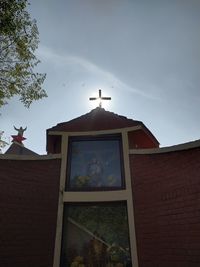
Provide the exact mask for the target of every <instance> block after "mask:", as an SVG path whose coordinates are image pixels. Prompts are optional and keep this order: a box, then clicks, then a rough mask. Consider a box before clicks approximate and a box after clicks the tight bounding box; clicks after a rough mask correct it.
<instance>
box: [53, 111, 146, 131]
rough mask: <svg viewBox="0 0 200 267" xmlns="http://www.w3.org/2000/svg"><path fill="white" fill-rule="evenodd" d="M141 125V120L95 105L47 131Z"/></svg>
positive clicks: (96, 129)
mask: <svg viewBox="0 0 200 267" xmlns="http://www.w3.org/2000/svg"><path fill="white" fill-rule="evenodd" d="M137 125H143V123H142V122H141V121H136V120H132V119H128V118H126V117H124V116H120V115H118V114H115V113H113V112H110V111H106V110H105V109H103V108H100V107H97V108H95V109H93V110H91V111H90V112H89V113H86V114H84V115H82V116H80V117H77V118H75V119H73V120H70V121H67V122H62V123H58V124H57V125H56V126H54V127H52V128H50V129H48V131H63V132H85V131H100V130H110V129H120V128H125V127H131V126H137Z"/></svg>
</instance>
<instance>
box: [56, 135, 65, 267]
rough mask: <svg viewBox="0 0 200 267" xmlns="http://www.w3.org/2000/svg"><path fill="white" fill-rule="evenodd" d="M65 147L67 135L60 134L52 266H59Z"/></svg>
mask: <svg viewBox="0 0 200 267" xmlns="http://www.w3.org/2000/svg"><path fill="white" fill-rule="evenodd" d="M67 148H68V137H67V136H62V139H61V154H62V160H61V169H60V187H59V199H58V212H57V227H56V238H55V247H54V261H53V267H59V265H60V252H61V240H62V223H63V207H64V202H63V192H64V190H65V177H66V168H67V150H68V149H67Z"/></svg>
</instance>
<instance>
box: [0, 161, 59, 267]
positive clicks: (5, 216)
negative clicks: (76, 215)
mask: <svg viewBox="0 0 200 267" xmlns="http://www.w3.org/2000/svg"><path fill="white" fill-rule="evenodd" d="M59 178H60V160H58V159H53V160H39V161H38V160H32V161H29V160H25V161H22V160H5V159H4V160H0V211H1V212H0V266H1V267H52V264H53V253H54V243H55V231H56V219H57V206H58V192H59Z"/></svg>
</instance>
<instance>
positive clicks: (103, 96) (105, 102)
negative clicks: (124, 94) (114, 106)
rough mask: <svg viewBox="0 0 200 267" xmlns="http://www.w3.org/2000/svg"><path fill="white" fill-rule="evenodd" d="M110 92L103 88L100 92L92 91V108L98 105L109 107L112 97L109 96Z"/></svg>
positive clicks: (90, 98)
mask: <svg viewBox="0 0 200 267" xmlns="http://www.w3.org/2000/svg"><path fill="white" fill-rule="evenodd" d="M107 95H108V94H107V93H106V91H105V90H104V89H103V90H101V89H99V90H98V92H94V91H93V92H91V93H90V97H89V100H90V101H89V103H90V104H89V105H90V106H91V108H92V109H94V108H96V107H101V108H105V109H106V108H108V107H109V106H110V100H111V97H108V96H107Z"/></svg>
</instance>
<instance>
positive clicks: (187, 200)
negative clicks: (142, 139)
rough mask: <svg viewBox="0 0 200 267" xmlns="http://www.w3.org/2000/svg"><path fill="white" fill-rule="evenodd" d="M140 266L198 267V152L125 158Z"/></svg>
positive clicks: (199, 246) (189, 151)
mask: <svg viewBox="0 0 200 267" xmlns="http://www.w3.org/2000/svg"><path fill="white" fill-rule="evenodd" d="M130 164H131V173H132V186H133V201H134V209H135V224H136V238H137V246H138V256H139V266H140V267H199V266H200V148H195V149H190V150H185V151H179V152H178V151H177V152H170V153H163V154H151V155H150V154H149V155H130Z"/></svg>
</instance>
